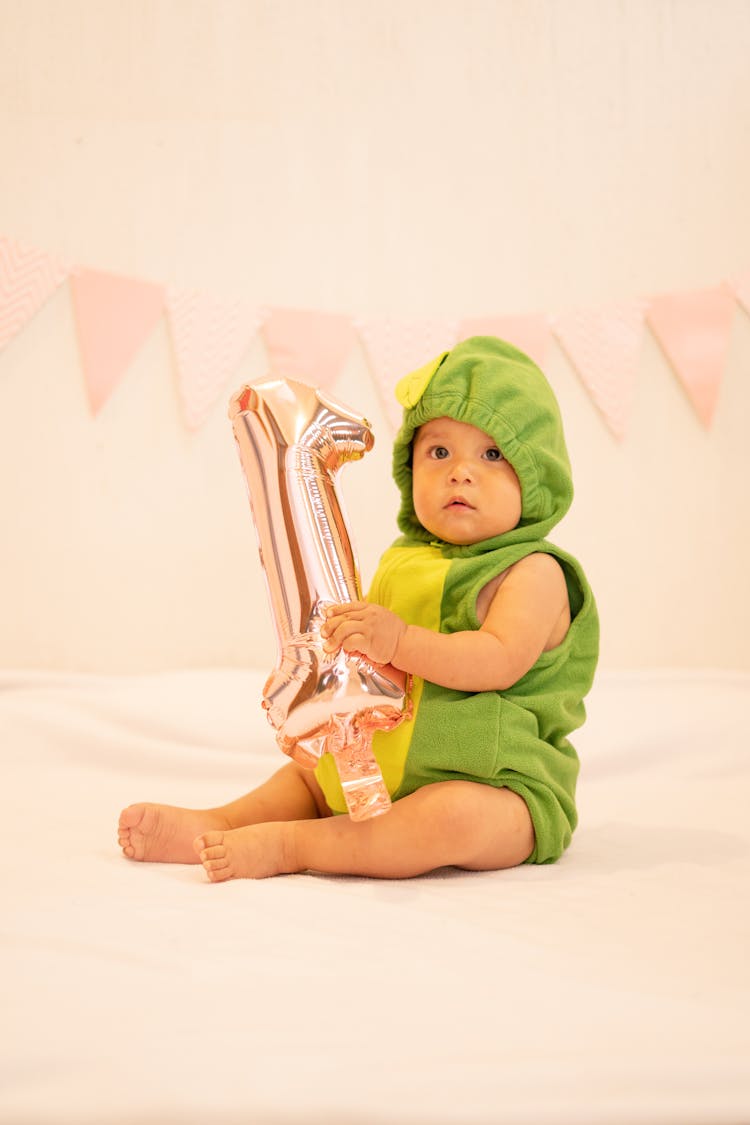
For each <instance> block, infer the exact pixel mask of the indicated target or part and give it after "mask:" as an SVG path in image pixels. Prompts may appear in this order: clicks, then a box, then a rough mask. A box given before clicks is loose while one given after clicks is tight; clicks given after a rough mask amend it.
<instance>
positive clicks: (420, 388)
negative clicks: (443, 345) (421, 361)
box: [395, 352, 450, 410]
mask: <svg viewBox="0 0 750 1125" xmlns="http://www.w3.org/2000/svg"><path fill="white" fill-rule="evenodd" d="M449 354H450V353H449V352H443V353H442V355H439V356H438V357H437V359H431V360H430V362H429V363H426V364H425V365H424V367H418V368H417V370H416V371H412V372H410V374H408V375H404V377H403V379H401V380H399V382H398V383H397V384H396V392H395V393H396V398H397V400H398V401H399V402H400V403H401V405H402V406H403V407H404V409H405V410H411V408H412V406H416V405H417V403H418V402H419V400H420V398H421V397H422V395H423V394H424V393H425V391H426V390H427V387H428V386H429V382H430V379H431V378H432V376H433V375H434V374H435V372H436V371H437V369H438V367H439V366H440V364H441V363H442V362H443V360H444V359H445V357H446V356H447V355H449Z"/></svg>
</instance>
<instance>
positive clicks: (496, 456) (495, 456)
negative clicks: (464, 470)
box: [485, 445, 503, 461]
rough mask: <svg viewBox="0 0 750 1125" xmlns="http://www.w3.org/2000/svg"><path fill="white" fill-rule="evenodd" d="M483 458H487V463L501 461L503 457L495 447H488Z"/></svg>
mask: <svg viewBox="0 0 750 1125" xmlns="http://www.w3.org/2000/svg"><path fill="white" fill-rule="evenodd" d="M485 457H486V458H487V460H488V461H502V460H503V455H502V453H501V452H500V450H499V449H498V448H497V446H496V445H492V446H490V448H489V449H488V450H487V451H486V452H485Z"/></svg>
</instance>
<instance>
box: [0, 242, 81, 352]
mask: <svg viewBox="0 0 750 1125" xmlns="http://www.w3.org/2000/svg"><path fill="white" fill-rule="evenodd" d="M67 276H68V269H67V268H66V266H65V265H64V264H63V263H62V261H61V260H60V259H59V258H56V257H54V256H53V255H52V254H47V253H45V252H44V251H43V250H35V249H33V248H32V247H30V246H24V245H22V244H21V243H20V242H15V241H13V240H12V239H10V238H0V348H3V347H5V345H6V344H7V343H8V341H9V340H11V339H12V338H13V336H15V335H16V333H17V332H20V331H21V329H22V328H23V327H24V326H25V325H26V324H27V323H28V322H29V321H30V320H31V318H32V317H33V316H34V315H35V313H37V312H38V311H39V309H40V308H41V307H42V305H43V304H44V302H45V301H46V300H47V299H48V298H49V297H51V296H52V294H53V293H54V292H55V290H57V289H58V288H59V287H60V285H62V283H63V282H64V281H65V278H66V277H67Z"/></svg>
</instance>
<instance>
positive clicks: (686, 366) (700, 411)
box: [647, 288, 735, 427]
mask: <svg viewBox="0 0 750 1125" xmlns="http://www.w3.org/2000/svg"><path fill="white" fill-rule="evenodd" d="M734 310H735V300H734V297H733V295H732V294H731V293H730V292H728V291H727V290H726V289H724V288H714V289H702V290H699V291H697V292H693V293H678V294H674V295H667V296H662V297H655V298H654V299H653V300H652V301H651V302H650V304H649V311H648V314H647V319H648V324H649V327H650V329H651V331H652V332H653V334H654V336H655V337H656V339H657V340H658V342H659V344H660V345H661V347H662V349H663V351H664V354H665V355H666V357H667V359H668V360H669V363H670V365H671V366H672V368H673V370H674V372H675V374H676V375H677V377H678V378H679V380H680V382H681V383H682V385H683V387H684V388H685V391H686V392H687V395H688V397H689V399H690V401H691V403H692V404H693V407H694V408H695V411H696V413H697V415H698V417H699V418H700V420H701V422H702V423H703V425H704V426H706V427H709V426H710V425H711V422H712V420H713V416H714V412H715V410H716V404H717V402H718V398H719V390H720V387H721V381H722V377H723V374H724V365H725V363H726V358H727V352H728V349H729V335H730V332H731V329H732V320H733V318H734Z"/></svg>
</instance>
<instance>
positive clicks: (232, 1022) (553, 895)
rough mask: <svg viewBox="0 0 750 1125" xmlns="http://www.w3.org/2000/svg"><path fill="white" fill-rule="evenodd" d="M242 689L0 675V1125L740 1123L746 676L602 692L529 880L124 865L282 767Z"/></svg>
mask: <svg viewBox="0 0 750 1125" xmlns="http://www.w3.org/2000/svg"><path fill="white" fill-rule="evenodd" d="M263 678H264V675H263V673H262V672H237V671H206V672H191V673H184V672H183V673H174V674H165V675H159V676H148V677H140V678H139V677H128V678H125V677H122V678H119V677H117V678H105V677H95V676H66V675H54V674H33V673H5V674H0V747H1V760H2V765H3V777H2V817H1V818H0V825H1V826H2V834H3V846H2V850H1V852H0V862H1V863H2V879H3V891H2V944H3V958H2V964H3V973H2V989H3V991H2V1027H3V1033H2V1034H3V1043H2V1051H1V1052H0V1121H2V1122H3V1125H48V1123H68V1122H70V1123H75V1125H134V1123H138V1125H150V1123H153V1125H157V1123H158V1125H169V1123H172V1122H174V1123H179V1125H199V1123H200V1125H205V1123H207V1122H211V1121H220V1122H222V1123H224V1125H240V1123H242V1125H248V1123H253V1125H254V1123H263V1125H264V1123H266V1122H268V1123H269V1125H274V1123H278V1125H292V1123H294V1125H297V1123H303V1122H304V1123H308V1122H318V1121H320V1122H331V1123H339V1122H340V1123H345V1125H360V1123H361V1125H367V1123H378V1125H379V1123H382V1122H407V1123H411V1122H419V1123H422V1122H424V1123H425V1125H427V1123H429V1125H440V1123H442V1122H460V1123H472V1122H504V1123H513V1125H515V1123H519V1125H520V1123H528V1125H547V1123H557V1125H561V1123H566V1125H567V1123H571V1125H572V1123H576V1125H587V1123H591V1125H594V1123H596V1125H600V1123H607V1125H609V1123H622V1125H637V1123H661V1122H674V1123H676V1125H677V1123H679V1125H691V1123H699V1125H723V1123H727V1125H729V1123H731V1125H739V1123H742V1122H747V1121H749V1120H750V1061H749V1060H750V1032H749V1030H748V1028H749V1026H750V1020H749V1017H750V1004H749V1003H748V999H749V997H750V979H749V976H750V974H749V971H748V961H749V957H748V951H749V950H750V907H749V900H750V817H749V816H748V804H749V803H750V785H749V784H748V782H749V779H750V749H749V748H748V743H747V734H746V730H747V723H748V715H750V676H748V675H746V674H741V673H738V674H726V673H724V674H720V673H705V674H689V673H688V674H681V673H661V674H658V675H655V676H654V675H645V674H644V675H640V674H635V673H631V674H625V675H613V674H610V675H602V676H600V678H599V680H598V683H597V685H596V687H595V689H594V693H593V694H592V696H591V699H590V708H589V711H590V718H589V722H588V724H587V726H586V727H585V728H584V730H583V731H582V732H580V734H579V736H578V739H577V745H578V748H579V751H580V754H581V757H582V760H583V769H582V775H581V781H580V786H579V798H580V801H579V804H580V812H581V826H580V828H579V830H578V832H577V834H576V836H575V837H574V841H573V845H572V847H571V849H570V850H569V852H568V853H567V854H566V856H565V857H564V858H563V860H562V861H561V862H560V863H558V864H556V865H554V866H552V867H523V868H520V869H517V870H514V871H509V872H504V873H482V874H468V873H460V872H456V871H453V870H446V871H442V872H438V873H435V874H433V875H431V876H426V877H423V878H418V879H412V880H408V881H403V882H384V881H377V880H367V879H357V878H336V877H324V876H316V875H297V876H287V877H284V878H277V879H271V880H266V881H264V882H245V881H243V882H233V883H225V884H220V885H212V884H209V883H208V882H207V881H206V880H205V877H204V875H203V872H202V869H201V868H199V867H183V866H174V865H166V864H138V863H133V862H129V861H127V860H125V859H124V858H122V856H121V855H120V853H119V851H118V849H117V846H116V840H115V826H116V821H117V816H118V812H119V810H120V808H121V807H122V806H123V805H126V804H129V803H130V802H132V801H134V800H141V799H144V800H155V801H167V802H170V803H175V804H186V805H191V804H198V805H200V804H204V803H217V802H220V801H223V800H226V799H229V798H230V797H233V796H236V795H237V794H238V793H239V792H241V791H244V790H245V789H246V788H250V787H251V786H252V785H253V784H255V783H256V782H257V781H259V780H261V779H262V778H263V777H264V776H266V775H267V774H268V773H269V772H270V771H271V770H272V769H274V768H276V767H277V766H279V765H281V764H283V759H282V758H281V755H280V754H279V753H278V751H277V750H276V747H275V744H274V741H273V737H272V732H271V731H270V728H268V727H267V725H266V723H265V719H264V717H263V715H262V714H261V712H260V710H259V708H258V698H259V693H260V687H261V684H262V681H263Z"/></svg>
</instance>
